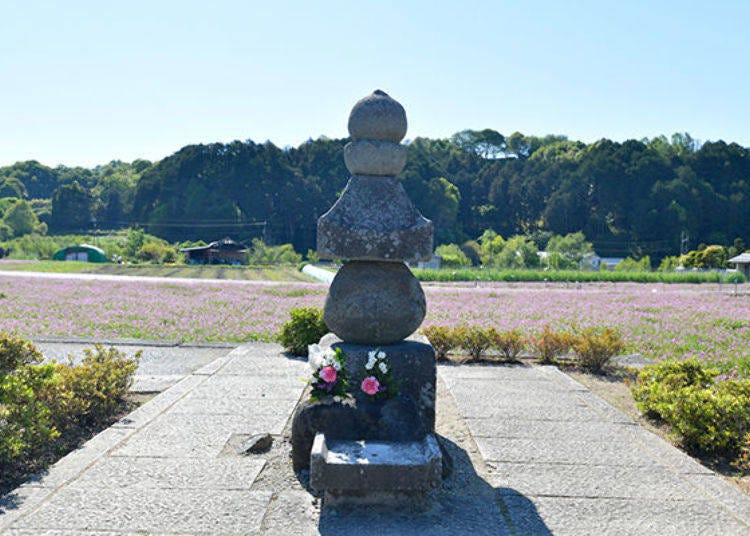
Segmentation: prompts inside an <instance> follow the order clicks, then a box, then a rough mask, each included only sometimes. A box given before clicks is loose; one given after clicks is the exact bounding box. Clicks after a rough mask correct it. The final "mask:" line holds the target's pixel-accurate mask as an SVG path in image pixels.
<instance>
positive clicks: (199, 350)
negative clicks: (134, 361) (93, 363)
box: [35, 339, 236, 393]
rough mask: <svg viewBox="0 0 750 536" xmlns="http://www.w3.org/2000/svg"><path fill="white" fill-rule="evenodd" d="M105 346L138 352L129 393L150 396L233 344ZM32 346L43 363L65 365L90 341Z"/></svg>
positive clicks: (115, 343)
mask: <svg viewBox="0 0 750 536" xmlns="http://www.w3.org/2000/svg"><path fill="white" fill-rule="evenodd" d="M102 344H104V346H106V347H110V346H114V347H115V348H117V349H118V350H120V351H122V352H125V354H126V355H128V356H132V355H134V354H135V353H136V352H138V351H140V352H141V354H142V355H141V360H140V363H139V366H138V370H137V371H136V373H135V378H134V382H133V387H132V388H131V391H134V392H136V393H153V392H160V391H164V390H165V389H167V388H169V387H171V386H172V385H174V384H176V383H177V382H179V381H180V380H182V379H183V378H184V377H185V376H187V375H189V374H191V373H192V372H193V371H194V370H196V369H198V368H200V367H202V366H204V365H207V364H208V363H210V362H212V361H213V360H215V359H218V358H220V357H223V356H225V355H227V354H228V353H229V352H230V351H231V350H232V348H234V346H236V345H220V344H216V345H192V346H191V345H183V344H181V343H179V342H177V341H174V342H168V341H145V342H143V341H142V342H138V341H125V340H123V339H119V340H113V341H106V342H103V343H102ZM35 345H36V347H37V348H39V350H40V351H41V352H42V354H43V355H44V358H45V360H51V359H55V360H57V361H60V362H66V361H67V359H68V356H73V357H74V360H75V361H80V359H81V358H82V357H83V351H84V349H86V348H92V347H93V345H94V343H93V342H89V341H74V340H73V339H68V340H62V339H59V340H53V339H46V340H40V341H35Z"/></svg>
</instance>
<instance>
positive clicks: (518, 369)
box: [0, 344, 750, 536]
mask: <svg viewBox="0 0 750 536" xmlns="http://www.w3.org/2000/svg"><path fill="white" fill-rule="evenodd" d="M307 373H308V369H307V366H306V363H305V362H303V361H300V360H295V359H289V358H287V357H284V356H283V355H282V354H281V353H280V349H279V348H278V347H277V346H275V345H270V344H267V345H264V344H252V345H243V346H241V347H239V348H237V349H235V350H233V351H232V352H231V353H229V354H228V355H226V356H225V357H221V358H219V359H217V360H215V361H213V362H212V363H210V364H208V365H206V366H204V367H202V368H200V369H198V370H196V371H195V372H193V373H192V374H190V375H189V376H187V377H185V378H184V379H183V380H181V381H179V382H178V383H177V384H175V385H174V386H173V387H171V388H169V389H167V390H166V391H164V392H163V393H161V394H160V395H158V396H156V397H155V398H154V399H152V400H151V401H150V402H148V403H146V404H145V405H143V406H141V407H140V408H139V409H138V410H136V411H135V412H134V413H132V414H131V415H130V416H128V417H127V418H126V419H123V420H122V421H121V422H119V423H117V424H116V425H115V426H113V427H111V428H109V429H108V430H105V431H104V432H102V433H101V434H99V435H98V436H96V437H95V438H94V439H92V440H91V441H89V442H88V443H87V444H86V445H85V447H84V448H82V449H79V450H77V451H75V452H73V453H71V454H70V455H68V456H67V457H65V458H64V459H62V460H61V461H60V462H58V463H57V464H56V465H55V466H53V467H52V468H51V469H50V471H49V472H48V474H46V475H43V476H42V477H41V478H39V479H36V480H33V481H31V482H28V483H27V484H25V485H23V486H21V487H20V488H19V489H17V490H16V491H15V492H13V493H11V494H10V495H8V496H6V497H5V498H3V499H2V500H0V512H1V513H0V534H2V535H19V536H20V535H31V534H44V535H47V536H53V535H55V536H56V535H61V536H73V535H82V534H99V535H107V536H114V535H123V534H160V535H168V534H169V535H189V534H206V535H209V534H210V535H219V534H284V535H293V534H347V535H357V534H377V535H379V536H382V535H386V534H471V533H473V534H476V535H479V534H501V535H502V534H514V535H527V534H542V535H543V534H561V535H565V534H570V535H576V536H578V535H583V534H597V535H600V534H601V535H603V534H606V535H617V534H634V535H636V534H637V535H642V534H649V535H650V534H658V535H662V534H663V535H667V534H675V535H678V534H679V535H693V534H695V535H698V534H700V535H711V534H717V535H718V534H722V535H730V534H750V498H748V497H747V496H745V495H743V494H742V493H741V492H739V491H737V490H736V489H735V488H734V487H732V486H731V485H730V484H728V483H726V482H724V480H722V479H721V478H720V477H718V476H716V475H715V474H713V473H712V472H711V471H709V470H707V469H705V468H703V467H702V466H700V465H698V464H697V463H695V462H694V461H693V460H692V459H691V458H689V457H687V456H685V455H684V454H682V453H681V452H680V451H679V450H677V449H675V448H673V447H671V446H670V445H668V444H667V443H665V442H663V441H662V440H660V439H659V438H657V437H656V436H654V435H653V434H651V433H650V432H647V431H645V430H644V429H642V428H641V427H639V426H637V425H635V424H634V423H633V422H632V421H630V420H629V419H628V418H627V417H626V416H624V415H623V414H622V413H620V412H618V411H617V410H615V409H614V408H612V407H611V406H609V405H608V404H606V403H605V402H603V401H602V400H601V399H599V398H597V397H595V396H594V395H592V394H591V393H590V392H589V391H588V390H587V389H586V388H584V387H582V386H581V385H580V384H578V383H576V382H574V381H573V380H571V379H570V378H568V377H567V376H565V375H564V374H562V373H560V372H558V371H557V370H556V369H554V368H551V367H526V366H441V367H439V379H438V408H437V412H438V423H437V429H438V430H437V431H438V433H439V434H440V435H441V436H442V437H443V438H444V440H443V441H444V444H445V446H446V449H447V450H448V452H450V454H451V457H452V460H453V472H452V474H451V476H450V477H448V478H447V479H446V480H444V482H443V486H442V487H441V488H440V489H438V490H435V491H434V492H433V493H432V496H431V503H430V504H431V505H432V506H431V507H430V508H429V509H428V510H426V511H422V512H408V511H391V510H382V509H377V508H349V509H336V510H334V509H329V508H326V507H325V506H323V507H321V504H320V501H319V500H318V499H317V498H316V497H313V496H312V495H310V494H309V493H308V492H307V491H306V490H305V488H304V486H303V484H302V483H300V482H299V481H298V480H297V479H296V478H295V477H294V475H293V473H291V469H290V468H289V465H290V460H289V457H288V453H289V445H288V440H287V438H286V436H287V434H288V433H289V419H290V415H291V412H292V410H293V408H294V406H295V405H296V403H297V402H298V400H299V398H300V396H302V393H303V390H304V383H303V382H302V381H300V379H302V378H305V377H306V376H307ZM259 432H269V433H271V434H273V435H274V437H275V444H274V447H273V448H272V449H271V451H269V452H268V453H267V454H259V455H249V456H240V455H237V454H235V452H234V450H233V449H232V448H231V447H230V446H228V445H229V444H231V443H232V442H236V441H238V440H241V439H242V438H245V437H247V436H248V435H249V434H254V433H259Z"/></svg>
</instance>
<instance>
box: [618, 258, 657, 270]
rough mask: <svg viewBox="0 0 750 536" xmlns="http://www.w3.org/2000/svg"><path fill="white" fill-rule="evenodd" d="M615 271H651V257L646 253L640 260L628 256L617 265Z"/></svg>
mask: <svg viewBox="0 0 750 536" xmlns="http://www.w3.org/2000/svg"><path fill="white" fill-rule="evenodd" d="M614 271H615V272H650V271H651V258H650V257H649V256H648V255H646V256H645V257H643V258H642V259H640V260H635V259H633V258H632V257H628V258H626V259H624V260H622V261H620V262H619V263H617V265H615V267H614Z"/></svg>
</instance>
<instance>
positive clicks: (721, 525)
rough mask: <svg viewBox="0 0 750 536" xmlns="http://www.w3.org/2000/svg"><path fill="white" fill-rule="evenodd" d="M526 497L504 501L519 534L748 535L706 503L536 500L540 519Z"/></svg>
mask: <svg viewBox="0 0 750 536" xmlns="http://www.w3.org/2000/svg"><path fill="white" fill-rule="evenodd" d="M526 500H528V499H526V498H525V497H519V496H505V497H503V501H504V502H505V504H506V505H507V508H508V511H509V514H510V516H511V518H512V519H513V522H514V528H515V529H516V532H515V534H554V535H555V536H603V535H606V536H620V535H627V536H636V535H637V536H641V535H651V534H655V535H656V534H658V535H659V536H686V535H696V536H697V535H716V536H719V535H721V536H735V535H736V536H739V535H744V536H747V534H748V527H747V525H744V524H741V523H739V522H738V521H737V520H736V519H734V518H733V517H732V516H731V515H730V514H729V513H728V512H726V511H723V510H721V509H719V508H716V505H715V504H714V503H711V502H708V501H667V500H661V501H658V500H656V501H655V500H653V499H609V498H602V497H596V498H578V497H533V498H532V501H533V503H534V505H535V507H536V512H537V514H538V517H530V518H526V519H525V518H524V515H523V513H522V512H523V511H524V510H526V511H527V509H526V507H525V505H524V501H526Z"/></svg>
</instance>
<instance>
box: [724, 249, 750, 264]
mask: <svg viewBox="0 0 750 536" xmlns="http://www.w3.org/2000/svg"><path fill="white" fill-rule="evenodd" d="M727 262H731V263H734V264H745V263H750V251H749V252H745V253H740V254H739V255H737V256H736V257H732V258H731V259H729V260H728V261H727Z"/></svg>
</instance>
